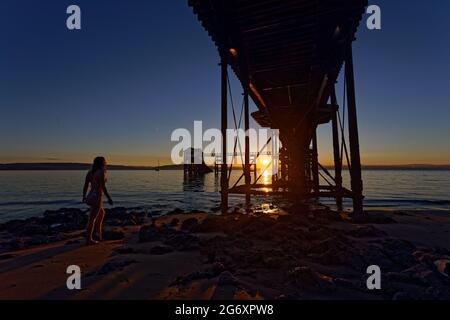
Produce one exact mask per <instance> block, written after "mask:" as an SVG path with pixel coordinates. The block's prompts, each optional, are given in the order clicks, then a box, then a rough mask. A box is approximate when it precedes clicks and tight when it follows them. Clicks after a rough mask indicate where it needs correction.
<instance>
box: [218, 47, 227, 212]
mask: <svg viewBox="0 0 450 320" xmlns="http://www.w3.org/2000/svg"><path fill="white" fill-rule="evenodd" d="M220 60H221V61H220V68H221V97H222V99H221V100H222V101H221V118H222V119H221V132H222V166H221V174H220V189H221V205H220V206H221V211H222V213H223V214H226V213H227V212H228V174H227V172H228V168H227V127H228V51H227V50H226V49H223V50H221V52H220Z"/></svg>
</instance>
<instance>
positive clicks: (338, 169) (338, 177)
mask: <svg viewBox="0 0 450 320" xmlns="http://www.w3.org/2000/svg"><path fill="white" fill-rule="evenodd" d="M331 104H332V105H333V106H334V107H336V108H337V106H338V104H337V98H336V89H335V86H334V85H332V87H331ZM337 113H338V110H336V111H334V112H333V114H332V116H331V125H332V132H333V156H334V181H335V184H336V190H335V192H336V206H337V208H338V210H342V209H343V206H342V162H341V156H340V152H339V147H340V145H339V128H338V125H339V124H338V118H337Z"/></svg>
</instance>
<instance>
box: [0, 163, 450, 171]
mask: <svg viewBox="0 0 450 320" xmlns="http://www.w3.org/2000/svg"><path fill="white" fill-rule="evenodd" d="M90 167H91V164H89V163H6V164H0V171H1V170H3V171H5V170H10V171H12V170H17V171H18V170H89V168H90ZM156 168H157V167H152V166H123V165H108V170H156ZM326 168H327V169H331V170H332V169H333V167H331V166H326ZM182 169H183V165H164V166H160V167H159V170H182ZM345 169H346V168H345ZM235 170H242V168H241V167H236V168H235ZM363 170H450V165H431V164H410V165H370V166H369V165H367V166H363Z"/></svg>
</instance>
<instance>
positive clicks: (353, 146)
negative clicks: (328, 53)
mask: <svg viewBox="0 0 450 320" xmlns="http://www.w3.org/2000/svg"><path fill="white" fill-rule="evenodd" d="M345 78H346V81H347V97H348V131H349V139H350V158H351V172H350V173H351V186H352V193H353V213H354V215H356V216H357V215H361V214H362V213H363V195H362V191H363V182H362V177H361V158H360V154H359V136H358V121H357V115H356V95H355V78H354V71H353V52H352V44H351V43H349V44H348V46H347V48H346V52H345Z"/></svg>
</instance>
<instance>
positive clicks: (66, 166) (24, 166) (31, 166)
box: [0, 163, 183, 170]
mask: <svg viewBox="0 0 450 320" xmlns="http://www.w3.org/2000/svg"><path fill="white" fill-rule="evenodd" d="M90 167H91V164H88V163H7V164H0V170H89V168H90ZM182 168H183V167H182V166H176V165H167V166H160V167H159V169H160V170H179V169H182ZM155 169H156V168H155V167H150V166H148V167H147V166H122V165H108V170H155Z"/></svg>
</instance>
